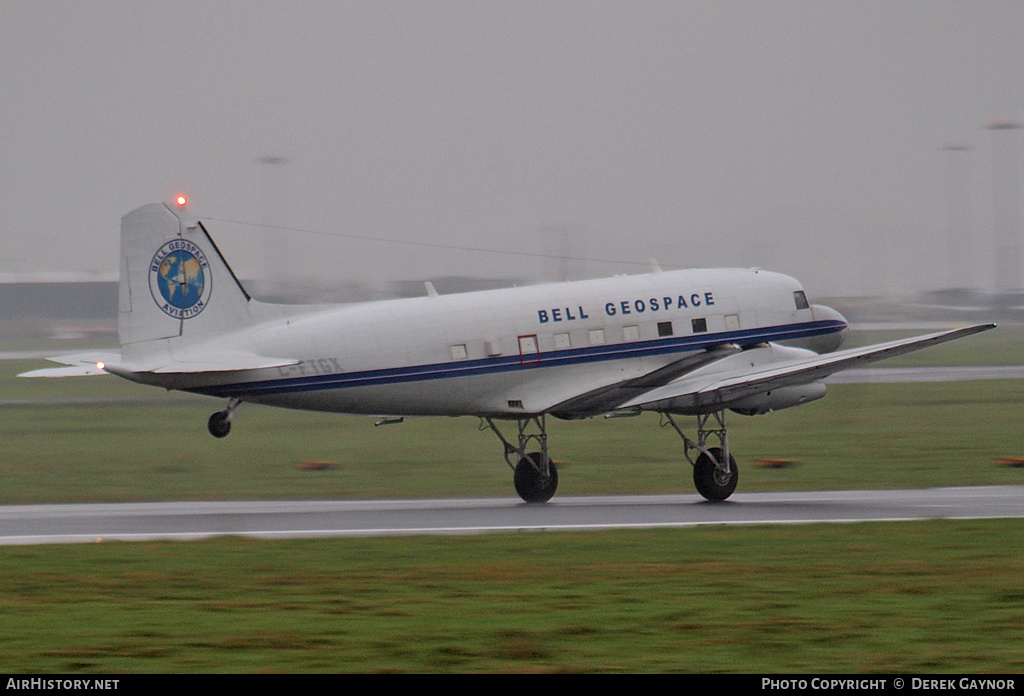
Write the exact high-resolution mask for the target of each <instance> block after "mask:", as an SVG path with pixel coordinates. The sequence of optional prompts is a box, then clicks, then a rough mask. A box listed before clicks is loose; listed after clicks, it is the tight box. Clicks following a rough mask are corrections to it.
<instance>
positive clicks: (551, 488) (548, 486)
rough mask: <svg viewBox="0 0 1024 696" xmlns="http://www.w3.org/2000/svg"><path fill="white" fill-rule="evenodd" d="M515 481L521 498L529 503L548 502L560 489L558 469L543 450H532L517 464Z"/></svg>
mask: <svg viewBox="0 0 1024 696" xmlns="http://www.w3.org/2000/svg"><path fill="white" fill-rule="evenodd" d="M545 460H547V466H546V467H545V466H544V464H545ZM545 469H547V472H546V473H545ZM513 481H514V482H515V485H516V493H518V494H519V497H520V498H522V499H523V500H525V501H526V502H528V503H546V502H548V501H549V500H551V498H552V497H553V496H554V495H555V491H556V490H557V489H558V469H557V468H555V463H554V462H553V461H551V460H550V458H548V456H547V455H546V454H544V453H543V452H530V453H529V454H527V455H526V456H524V457H523V458H522V459H520V460H519V463H518V464H516V470H515V475H514V477H513Z"/></svg>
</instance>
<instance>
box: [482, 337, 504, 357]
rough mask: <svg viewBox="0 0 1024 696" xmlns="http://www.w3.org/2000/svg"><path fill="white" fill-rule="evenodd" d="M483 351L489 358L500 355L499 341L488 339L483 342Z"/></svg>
mask: <svg viewBox="0 0 1024 696" xmlns="http://www.w3.org/2000/svg"><path fill="white" fill-rule="evenodd" d="M484 350H485V351H487V354H488V355H490V356H492V357H493V356H495V355H501V341H499V340H498V339H496V338H488V339H487V340H486V341H484Z"/></svg>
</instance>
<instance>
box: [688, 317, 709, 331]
mask: <svg viewBox="0 0 1024 696" xmlns="http://www.w3.org/2000/svg"><path fill="white" fill-rule="evenodd" d="M691 325H692V326H693V332H694V333H707V330H708V320H707V319H705V318H704V317H701V318H700V319H694V320H693V321H692V322H691Z"/></svg>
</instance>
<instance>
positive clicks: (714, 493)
mask: <svg viewBox="0 0 1024 696" xmlns="http://www.w3.org/2000/svg"><path fill="white" fill-rule="evenodd" d="M708 451H709V452H711V454H712V455H713V456H714V458H715V460H717V459H720V458H721V456H722V450H721V449H720V448H718V447H712V448H711V449H710V450H708ZM739 479H740V472H739V469H737V468H736V460H735V459H733V458H732V455H731V454H730V455H729V473H726V472H724V471H722V470H721V469H719V468H718V466H717V465H716V464H715V461H714V460H712V459H711V457H709V456H708V455H706V454H704V453H703V452H702V453H701V455H700V456H699V457H697V462H696V463H695V464H694V465H693V483H694V485H695V486H697V492H698V493H700V494H701V495H702V496H704V497H705V498H707V499H708V500H710V501H711V502H713V503H717V502H720V501H722V500H725V499H726V498H728V497H729V496H730V495H732V493H733V491H735V490H736V484H737V483H738V482H739Z"/></svg>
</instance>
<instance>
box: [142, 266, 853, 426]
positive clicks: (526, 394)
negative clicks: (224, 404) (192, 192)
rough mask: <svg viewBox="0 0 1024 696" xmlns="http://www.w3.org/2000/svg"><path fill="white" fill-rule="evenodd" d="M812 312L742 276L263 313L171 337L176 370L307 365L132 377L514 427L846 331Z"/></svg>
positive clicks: (797, 293) (286, 401)
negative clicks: (600, 396) (205, 360)
mask: <svg viewBox="0 0 1024 696" xmlns="http://www.w3.org/2000/svg"><path fill="white" fill-rule="evenodd" d="M815 309H817V308H810V307H808V306H806V302H805V301H803V293H802V290H801V287H800V284H799V283H798V282H797V281H796V280H794V279H792V278H790V277H788V276H785V275H780V274H777V273H770V272H765V271H759V270H741V269H706V270H683V271H670V272H662V273H652V274H648V275H642V276H620V277H615V278H607V279H600V280H587V281H578V282H571V283H558V284H549V285H537V286H528V287H521V288H510V289H504V290H491V291H485V292H475V293H466V294H455V295H439V296H424V297H421V298H413V299H401V300H389V301H381V302H372V303H365V304H353V305H338V306H333V307H303V306H286V307H285V306H278V305H266V304H260V303H255V302H253V303H251V312H252V318H253V320H254V322H253V323H252V324H251V325H249V326H247V327H244V328H240V329H238V330H237V331H234V332H231V333H226V334H221V335H218V336H217V337H216V338H211V339H209V340H208V341H207V342H205V343H199V344H197V343H196V342H195V341H189V342H187V343H186V342H185V340H184V339H182V338H170V339H167V340H166V349H167V350H168V352H169V353H170V354H171V355H172V356H174V357H175V358H176V359H187V358H188V356H190V355H191V356H196V355H201V354H202V353H203V351H225V350H228V351H230V350H246V351H249V352H253V353H258V354H259V355H265V356H289V357H292V358H294V359H297V360H298V361H299V362H297V363H295V364H290V365H285V366H280V367H273V368H270V369H260V370H246V371H237V370H236V371H222V372H212V373H211V372H204V373H186V374H183V373H174V374H163V375H154V374H146V375H136V376H134V377H129V378H130V379H136V380H137V381H142V382H145V383H149V384H158V385H160V386H164V387H167V388H170V389H182V390H187V391H192V392H196V393H201V394H207V395H211V396H220V397H231V398H238V399H241V400H243V401H248V402H256V403H264V404H269V405H274V406H282V407H287V408H296V409H307V410H319V411H332V412H340V413H354V414H370V415H395V416H412V415H468V414H472V415H491V416H499V417H501V416H504V417H515V416H517V415H524V414H533V413H542V412H548V411H551V410H552V409H553V408H555V407H556V406H557V405H558V404H561V403H563V402H564V401H566V400H567V399H570V398H572V397H574V396H577V395H579V394H581V393H583V392H586V391H587V390H590V389H599V388H602V387H605V386H607V385H613V384H616V383H620V382H623V381H624V380H630V379H635V378H639V377H641V376H643V375H647V374H649V373H651V372H653V371H655V370H658V369H659V368H662V367H665V366H667V365H669V364H671V363H674V362H676V361H679V360H680V359H681V358H682V357H684V356H686V355H688V354H695V353H700V352H702V351H706V350H707V349H710V348H714V347H716V346H722V345H728V344H733V345H738V346H740V347H744V346H750V345H757V344H763V343H767V342H771V341H786V340H801V339H804V340H807V339H810V340H814V339H815V338H816V337H826V342H827V341H828V339H827V337H829V336H833V337H834V336H835V335H837V334H839V333H840V332H841V331H843V330H844V329H845V328H846V325H845V322H843V321H841V318H839V319H836V318H835V317H834V316H831V315H829V316H828V317H827V318H823V317H821V316H819V317H818V318H816V317H815ZM835 316H838V315H835ZM833 342H834V341H833ZM833 347H834V346H833ZM566 415H570V416H571V415H574V414H566ZM578 415H580V416H585V415H593V414H589V413H581V414H578Z"/></svg>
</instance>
